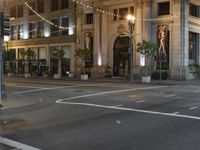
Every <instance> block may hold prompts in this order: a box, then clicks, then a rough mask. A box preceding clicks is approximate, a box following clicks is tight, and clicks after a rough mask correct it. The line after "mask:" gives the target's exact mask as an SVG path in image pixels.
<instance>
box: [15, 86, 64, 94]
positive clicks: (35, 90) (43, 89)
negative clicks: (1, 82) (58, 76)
mask: <svg viewBox="0 0 200 150" xmlns="http://www.w3.org/2000/svg"><path fill="white" fill-rule="evenodd" d="M61 88H65V87H64V86H58V87H51V88H40V89H34V90H26V91H21V92H13V93H12V94H23V93H31V92H39V91H45V90H55V89H61Z"/></svg>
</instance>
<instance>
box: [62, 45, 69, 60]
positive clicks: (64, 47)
mask: <svg viewBox="0 0 200 150" xmlns="http://www.w3.org/2000/svg"><path fill="white" fill-rule="evenodd" d="M62 49H63V50H64V52H65V55H64V58H71V51H70V46H62Z"/></svg>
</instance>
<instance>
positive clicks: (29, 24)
mask: <svg viewBox="0 0 200 150" xmlns="http://www.w3.org/2000/svg"><path fill="white" fill-rule="evenodd" d="M8 3H9V4H8V7H9V8H8V10H9V13H10V37H9V39H8V40H7V41H5V42H4V47H5V49H6V50H7V51H9V53H8V58H7V59H8V60H9V62H10V64H9V66H7V68H10V69H11V70H12V71H13V72H15V73H18V74H24V73H25V74H26V73H27V72H29V71H28V70H27V69H26V59H27V57H25V56H24V55H23V54H24V53H25V52H27V51H28V50H30V51H33V52H34V53H35V58H34V59H32V60H31V63H30V64H29V68H35V69H36V70H35V71H36V72H37V73H38V74H42V72H43V71H44V67H45V66H48V68H49V70H50V71H51V73H52V74H53V73H57V68H58V60H57V59H54V58H52V57H51V53H52V50H53V49H63V50H64V51H65V55H64V58H63V60H62V70H61V71H62V72H61V73H62V74H63V75H65V74H66V73H67V72H68V71H73V69H74V62H75V60H74V57H73V56H74V51H75V39H76V38H75V18H74V17H75V11H74V10H75V9H74V8H75V5H74V3H73V2H72V1H71V0H31V1H29V0H26V1H22V0H9V1H8ZM5 67H6V65H5Z"/></svg>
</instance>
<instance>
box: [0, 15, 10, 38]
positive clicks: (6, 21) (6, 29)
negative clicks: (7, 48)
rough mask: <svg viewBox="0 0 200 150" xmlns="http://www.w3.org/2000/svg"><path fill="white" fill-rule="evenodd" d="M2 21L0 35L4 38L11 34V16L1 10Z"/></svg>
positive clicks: (0, 17) (0, 19)
mask: <svg viewBox="0 0 200 150" xmlns="http://www.w3.org/2000/svg"><path fill="white" fill-rule="evenodd" d="M0 23H1V29H0V30H1V31H0V36H1V38H4V37H5V36H7V37H8V36H9V35H10V17H9V16H4V13H3V12H0Z"/></svg>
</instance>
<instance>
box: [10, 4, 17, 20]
mask: <svg viewBox="0 0 200 150" xmlns="http://www.w3.org/2000/svg"><path fill="white" fill-rule="evenodd" d="M16 12H17V9H16V6H13V7H11V8H10V17H11V18H16V17H17V16H16V14H17V13H16Z"/></svg>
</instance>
